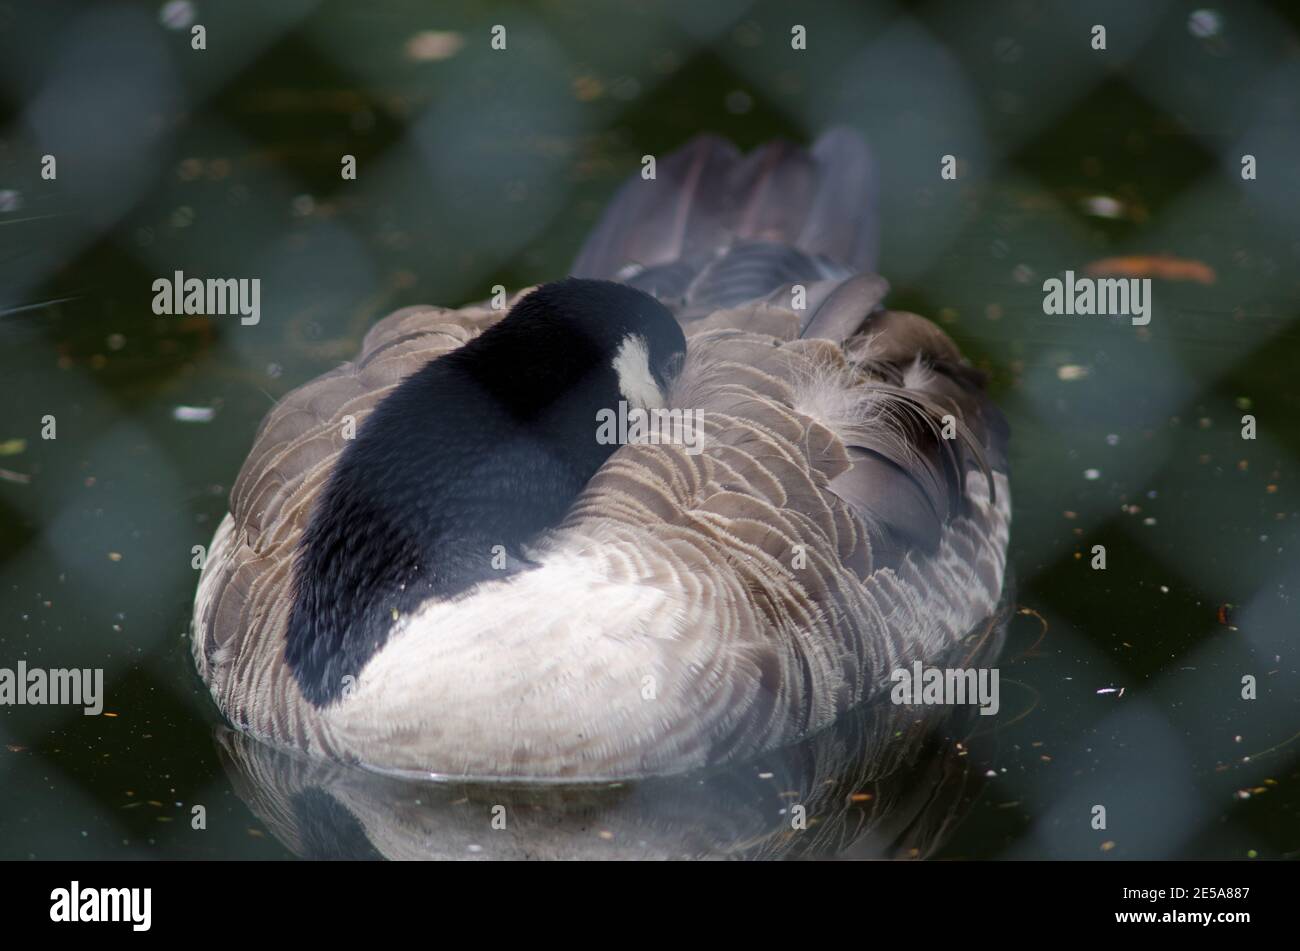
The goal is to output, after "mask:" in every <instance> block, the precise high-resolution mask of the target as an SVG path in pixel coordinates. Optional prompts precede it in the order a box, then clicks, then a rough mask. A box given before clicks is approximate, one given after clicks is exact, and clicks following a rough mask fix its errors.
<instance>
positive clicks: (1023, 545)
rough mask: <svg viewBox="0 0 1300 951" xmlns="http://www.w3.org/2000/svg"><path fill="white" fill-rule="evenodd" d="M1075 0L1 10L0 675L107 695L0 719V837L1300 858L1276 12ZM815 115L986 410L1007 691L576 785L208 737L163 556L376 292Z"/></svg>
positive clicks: (1294, 451) (426, 280)
mask: <svg viewBox="0 0 1300 951" xmlns="http://www.w3.org/2000/svg"><path fill="white" fill-rule="evenodd" d="M1075 6H1077V5H1071V4H1059V5H1053V4H1050V3H1048V4H1020V3H1007V4H988V5H983V4H981V5H979V7H978V9H979V12H978V13H976V12H973V11H972V9H971V8H972V7H974V5H969V4H964V3H958V2H955V0H951V2H933V3H926V4H907V3H883V2H882V3H862V4H848V3H843V4H840V3H826V4H822V5H816V6H814V7H813V11H815V12H808V13H806V14H804V13H801V18H802V21H803V23H804V25H805V26H806V28H807V33H808V37H809V49H808V50H806V51H802V53H796V52H795V51H792V50H791V49H790V43H789V37H790V35H791V34H790V29H791V27H790V17H791V15H790V14H789V13H788V12H786V11H783V9H782V7H783V5H781V4H777V3H764V2H758V3H750V2H743V0H737V2H727V3H720V4H716V5H715V4H709V5H707V12H706V11H705V10H704V9H702V5H695V4H688V3H668V4H659V5H654V6H653V7H652V6H651V5H645V6H643V7H642V6H627V7H624V5H619V7H618V10H617V11H615V10H614V9H613V8H610V7H609V5H599V4H596V3H594V2H577V3H564V4H561V3H558V2H544V3H541V4H538V5H530V6H529V8H528V9H527V10H525V8H524V7H523V6H522V5H520V6H514V5H505V4H493V3H463V2H454V3H444V4H439V5H438V9H437V13H436V14H434V13H431V12H430V10H429V8H428V7H427V6H426V5H424V4H419V3H415V2H413V0H412V2H403V3H394V4H389V5H384V6H382V7H380V8H378V9H372V8H371V7H370V6H369V5H366V6H364V7H363V6H361V5H353V4H345V3H342V2H335V3H312V2H307V0H293V2H289V3H277V4H274V5H272V4H247V5H244V4H229V5H227V4H223V5H221V9H220V10H217V9H209V8H208V7H207V6H202V5H190V4H187V3H184V2H181V3H167V4H158V3H140V4H135V5H129V4H128V5H122V6H114V7H112V8H106V7H102V6H97V5H89V4H87V5H84V6H83V5H78V4H39V5H33V4H0V118H2V121H0V344H3V346H0V392H3V394H4V400H3V404H2V405H3V407H4V413H3V416H2V417H0V667H2V668H14V667H16V666H17V664H18V663H19V662H20V661H21V662H24V663H26V664H27V665H28V666H29V667H42V668H60V667H70V668H82V667H96V668H103V670H104V709H103V713H102V714H101V715H99V716H85V715H83V714H82V712H81V710H80V708H74V707H68V706H62V707H60V706H22V707H19V706H11V707H5V708H0V788H2V789H3V796H2V797H0V857H4V858H27V857H32V858H83V857H94V858H107V857H196V858H244V857H250V858H257V857H262V858H282V857H290V856H294V855H302V856H325V855H348V856H357V857H375V856H389V857H398V856H424V855H440V856H453V857H507V856H509V857H546V856H602V855H603V856H619V857H627V856H636V855H669V856H687V855H700V856H705V855H707V856H743V857H791V858H808V857H830V856H837V855H840V856H891V857H913V856H933V857H942V858H1025V857H1074V858H1098V859H1115V858H1253V857H1258V858H1278V857H1286V856H1292V857H1294V856H1295V855H1298V854H1300V792H1298V785H1297V784H1300V689H1298V688H1300V666H1298V663H1297V659H1296V658H1297V654H1296V649H1295V645H1296V640H1297V635H1298V633H1300V385H1297V380H1296V368H1297V367H1298V366H1300V323H1297V319H1298V318H1300V277H1298V275H1300V233H1298V232H1297V229H1296V224H1297V222H1300V177H1298V176H1297V175H1296V169H1297V168H1300V94H1298V93H1297V90H1300V53H1298V52H1297V51H1298V50H1300V42H1298V41H1297V35H1298V32H1300V18H1298V17H1297V16H1296V14H1295V12H1294V11H1291V12H1288V11H1287V8H1286V7H1285V6H1278V7H1271V6H1269V5H1267V4H1263V3H1242V4H1232V5H1231V6H1229V5H1224V8H1223V9H1222V10H1219V11H1215V10H1208V9H1201V10H1200V11H1199V12H1197V11H1196V8H1195V7H1194V6H1192V5H1188V4H1181V3H1165V4H1143V5H1130V4H1121V3H1114V4H1102V5H1100V6H1099V9H1100V11H1101V12H1096V11H1094V12H1092V13H1088V14H1083V13H1080V12H1077V11H1076V10H1075V9H1074V7H1075ZM1134 6H1140V7H1142V9H1141V10H1134V9H1130V8H1131V7H1134ZM1094 22H1098V23H1104V24H1106V25H1107V27H1108V36H1109V46H1108V48H1107V50H1105V51H1104V52H1101V51H1097V50H1094V49H1092V48H1090V44H1089V37H1090V32H1089V31H1090V27H1091V25H1092V24H1093V23H1094ZM195 24H201V25H204V26H205V27H206V37H207V49H206V50H202V51H199V50H194V49H193V48H192V45H191V37H192V33H191V28H192V26H193V25H195ZM495 24H503V25H505V26H506V27H507V37H508V41H507V42H508V45H507V49H506V50H504V51H494V50H492V49H491V48H490V45H489V40H490V35H491V28H492V26H493V25H495ZM107 77H112V80H111V81H108V79H107ZM837 122H838V123H846V124H849V125H851V126H853V127H855V128H857V129H859V130H860V131H861V132H863V134H864V135H865V136H866V137H867V138H868V140H869V141H870V142H871V144H872V147H873V149H874V151H875V153H876V157H877V160H878V162H879V165H880V177H881V181H882V183H883V189H882V201H881V235H882V250H881V263H880V271H881V273H882V274H883V275H884V276H885V277H886V278H888V279H889V280H890V282H891V284H892V286H893V292H892V295H891V297H890V302H891V304H892V305H893V306H896V307H901V308H906V309H910V310H914V311H916V312H918V313H921V314H924V315H927V316H929V317H931V318H932V319H935V320H936V321H937V322H938V323H939V324H940V325H941V326H942V327H943V328H944V329H945V330H946V331H947V332H948V333H950V334H951V335H952V336H953V338H954V339H955V340H957V342H958V343H959V344H960V346H961V347H962V349H963V351H964V352H965V353H966V354H967V355H968V356H969V357H970V358H971V360H972V361H973V362H974V363H975V364H976V365H978V366H980V367H981V368H983V369H985V370H986V371H988V373H989V375H990V379H991V385H992V388H993V391H994V393H995V394H996V397H997V399H998V401H999V403H1000V405H1001V406H1002V407H1003V409H1004V410H1005V412H1006V413H1007V416H1008V418H1009V420H1010V424H1011V429H1012V456H1011V461H1012V494H1013V502H1014V522H1013V526H1012V539H1011V550H1010V557H1011V562H1012V566H1013V571H1014V576H1015V585H1014V589H1013V590H1012V591H1011V592H1010V593H1009V603H1008V609H1007V617H1006V619H1005V623H1004V625H1003V626H1002V629H1000V630H998V631H996V632H991V633H990V637H989V638H988V643H982V644H981V645H979V646H980V649H982V650H983V649H992V648H994V647H995V648H997V649H999V650H1000V657H1001V659H1000V661H999V666H1000V668H1001V672H1002V702H1001V710H1000V711H999V713H998V715H997V716H995V717H978V716H976V717H967V718H961V717H956V716H953V717H939V718H937V720H936V719H935V718H931V717H923V716H921V714H920V713H917V712H915V711H910V710H905V709H903V710H900V709H899V708H897V707H892V706H888V705H886V706H884V707H880V708H874V709H871V708H869V709H867V710H863V711H860V712H859V713H858V714H856V715H854V716H852V717H848V718H846V720H845V722H843V723H841V724H837V726H836V727H835V729H834V730H832V731H829V732H828V733H826V734H823V735H821V736H818V737H814V738H812V739H811V740H810V741H808V742H807V743H805V744H801V745H800V746H799V747H796V748H793V749H791V750H783V751H778V752H776V753H773V754H771V755H770V756H768V757H765V758H763V759H762V760H760V761H759V762H756V763H753V764H744V765H743V766H740V767H734V768H729V769H726V770H716V771H713V772H711V773H708V774H706V775H701V776H689V777H678V778H676V779H665V780H655V781H648V782H645V783H628V784H622V785H618V786H615V787H612V788H606V787H600V788H596V787H588V788H580V789H562V788H555V787H541V788H537V787H534V788H528V787H514V788H510V789H501V788H493V787H482V786H468V787H467V786H464V785H461V784H443V785H431V784H411V783H405V782H401V781H398V780H391V779H387V778H383V777H375V776H372V775H369V774H364V773H360V772H358V771H356V770H350V769H346V768H343V767H337V766H332V765H327V764H321V763H313V762H308V761H303V760H299V759H297V758H294V757H292V756H286V755H283V754H277V753H275V752H274V751H270V750H267V749H265V748H263V747H260V746H258V745H257V744H253V743H250V742H249V741H247V740H246V739H243V738H241V737H239V736H238V735H236V734H232V733H230V732H229V731H228V730H226V729H225V728H224V727H223V726H222V725H221V723H220V722H219V718H218V717H217V715H216V713H215V710H214V708H213V706H212V704H211V702H210V700H209V698H208V696H207V693H206V690H205V688H204V687H203V685H202V684H201V683H200V682H199V680H198V678H197V676H196V675H195V673H194V670H193V666H192V662H191V660H190V654H189V644H188V625H189V619H190V612H191V609H192V603H193V595H194V588H195V584H196V581H197V571H195V570H194V568H193V567H192V559H193V554H192V548H193V546H195V545H205V544H207V542H208V541H209V539H210V537H211V534H212V532H213V530H214V529H215V527H216V524H217V522H218V521H219V520H220V518H221V516H222V515H223V514H224V512H225V509H226V498H227V494H228V492H229V490H230V486H231V483H232V481H233V479H234V477H235V474H236V473H237V471H238V468H239V465H240V463H241V461H242V460H243V457H244V454H245V453H246V452H247V450H248V447H249V445H250V442H251V440H252V437H253V433H254V431H255V429H256V426H257V424H258V422H259V421H260V419H261V418H262V416H263V414H264V413H265V412H266V410H267V409H268V408H269V407H270V405H271V404H272V402H273V401H274V400H275V399H277V398H278V397H280V396H282V395H283V394H284V393H286V392H287V391H288V390H290V389H292V388H293V387H295V386H297V385H298V384H300V383H302V382H305V381H306V380H308V379H310V378H312V377H314V376H316V375H318V374H319V373H321V372H324V371H325V370H328V369H329V368H331V367H333V366H335V365H337V364H338V363H339V362H341V361H343V360H346V359H348V358H350V357H351V356H352V355H353V354H354V353H355V352H356V349H357V347H358V346H359V343H360V340H361V337H362V335H363V334H364V332H365V330H366V328H367V327H369V326H370V325H371V324H373V322H374V321H375V320H377V319H379V318H380V317H382V316H383V315H384V314H385V313H387V312H389V311H391V310H393V309H395V308H397V307H401V306H405V305H409V304H417V303H436V304H445V305H460V304H463V303H466V302H469V301H472V300H477V299H482V298H484V297H486V296H488V294H489V293H490V288H491V287H492V286H493V285H494V284H498V283H499V284H503V285H505V286H507V287H519V286H526V285H529V284H533V283H537V282H539V281H543V280H546V279H548V278H552V277H557V276H560V275H562V274H563V273H565V271H566V268H567V267H568V265H569V263H570V261H571V260H572V257H573V255H574V253H575V252H576V250H577V248H578V246H579V244H580V242H581V239H582V236H583V234H584V233H585V231H586V230H587V229H588V228H589V227H591V225H592V224H593V223H594V221H595V218H596V216H597V215H598V214H599V211H600V209H601V207H602V206H603V204H604V202H605V201H607V200H608V198H609V197H610V195H611V194H612V193H613V191H614V189H615V188H616V187H617V185H618V184H619V183H620V182H621V181H622V179H623V178H624V177H625V176H627V175H629V174H631V173H634V172H635V171H637V170H638V169H639V163H640V158H641V156H642V155H643V154H655V155H663V154H666V153H667V152H668V151H670V150H671V149H672V148H674V147H676V146H678V145H680V144H682V143H683V142H685V141H686V140H687V139H689V138H690V137H691V136H692V135H694V134H696V133H698V132H701V131H713V132H718V133H720V134H723V135H726V136H729V137H731V138H732V139H733V140H734V141H736V142H737V144H739V145H741V146H742V147H745V148H749V147H753V146H755V145H757V144H759V143H761V142H763V141H766V140H767V139H770V138H772V137H778V136H780V137H786V138H790V139H792V140H796V141H802V142H807V141H810V140H811V139H812V138H813V137H814V136H815V134H816V133H817V132H818V131H819V130H820V129H822V128H824V127H826V126H828V125H830V124H832V123H837ZM47 154H52V155H53V156H54V157H55V158H56V160H57V177H56V178H54V179H53V180H49V179H43V178H42V176H41V169H42V157H43V156H45V155H47ZM945 154H952V155H954V156H955V158H956V160H957V165H956V167H957V170H958V175H957V178H956V180H955V181H945V180H943V179H941V178H940V174H939V172H940V166H941V157H942V156H943V155H945ZM344 155H352V156H355V159H356V167H357V177H356V179H355V180H343V179H342V178H341V176H340V162H341V156H344ZM1244 155H1251V156H1253V157H1254V159H1255V161H1256V165H1257V174H1256V177H1254V178H1246V179H1243V177H1242V169H1243V159H1242V157H1243V156H1244ZM1089 268H1092V269H1093V270H1092V272H1091V273H1114V274H1121V273H1122V274H1132V275H1136V276H1142V277H1149V278H1151V282H1152V283H1151V292H1150V293H1151V302H1152V309H1151V320H1150V323H1149V324H1146V325H1145V326H1134V325H1133V324H1132V323H1131V322H1130V321H1129V320H1128V319H1111V318H1105V317H1096V316H1091V317H1089V316H1048V315H1046V314H1045V313H1044V308H1043V299H1044V292H1043V282H1044V281H1045V280H1047V279H1050V278H1053V277H1062V276H1063V275H1064V272H1066V271H1067V270H1073V271H1075V272H1076V273H1078V274H1084V273H1089ZM178 270H179V271H184V272H186V273H189V274H194V275H206V276H217V275H221V276H227V275H229V276H235V275H243V276H257V277H260V279H261V281H262V288H263V291H262V298H261V302H260V306H261V319H260V320H259V321H258V322H257V323H256V324H242V323H241V322H240V321H239V320H238V319H237V318H229V317H227V318H204V317H183V316H177V317H158V316H155V315H154V313H153V312H152V310H151V306H150V305H151V301H152V298H153V292H152V289H151V288H152V284H153V282H154V281H155V280H156V279H158V278H162V277H170V276H171V275H172V274H173V273H174V272H175V271H178ZM1248 416H1249V417H1251V418H1252V419H1253V421H1254V426H1255V432H1254V438H1253V439H1247V438H1243V427H1244V426H1245V425H1247V424H1246V423H1245V422H1244V417H1248ZM50 417H52V418H53V423H54V434H55V437H56V438H52V439H50V438H44V436H43V433H48V431H49V425H50V424H49V421H48V418H50ZM1095 546H1103V547H1104V551H1105V568H1104V569H1100V568H1096V567H1094V564H1095V563H1096V553H1095V551H1096V550H1095ZM1246 677H1250V678H1253V679H1254V683H1255V684H1256V687H1255V698H1254V699H1246V698H1244V697H1243V689H1244V688H1243V678H1246ZM794 804H803V805H806V806H808V807H809V809H808V812H809V814H810V815H812V816H814V817H815V819H816V821H815V822H814V823H813V824H812V826H811V827H810V829H809V831H808V834H807V835H805V836H803V837H800V836H799V835H794V834H792V833H791V832H790V823H789V817H790V810H791V806H792V805H794ZM1099 804H1100V805H1104V807H1105V809H1106V814H1107V827H1106V828H1105V829H1104V830H1098V829H1095V828H1093V823H1092V817H1093V810H1094V807H1095V806H1096V805H1099ZM500 805H505V806H506V808H507V809H508V810H509V812H510V813H511V814H512V815H515V816H518V817H521V818H522V821H520V822H517V823H513V824H512V825H511V826H510V832H509V833H508V834H507V835H504V836H498V837H495V838H494V837H493V836H491V835H490V834H487V833H485V831H484V830H485V828H490V825H489V822H490V819H491V816H492V814H493V813H492V810H493V809H494V808H495V807H497V806H500ZM195 806H202V807H203V811H204V814H205V816H206V827H205V828H203V829H196V828H194V823H193V821H192V817H193V815H194V807H195Z"/></svg>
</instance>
